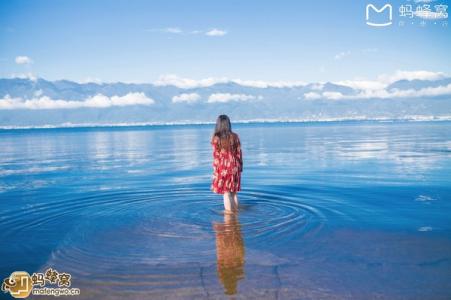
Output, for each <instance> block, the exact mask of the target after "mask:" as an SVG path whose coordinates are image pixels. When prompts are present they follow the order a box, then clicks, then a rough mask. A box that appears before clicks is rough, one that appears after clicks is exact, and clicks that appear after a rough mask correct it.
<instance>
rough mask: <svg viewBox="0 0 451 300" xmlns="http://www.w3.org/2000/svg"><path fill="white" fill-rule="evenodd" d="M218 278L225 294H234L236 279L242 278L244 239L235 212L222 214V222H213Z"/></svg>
mask: <svg viewBox="0 0 451 300" xmlns="http://www.w3.org/2000/svg"><path fill="white" fill-rule="evenodd" d="M213 229H214V230H215V233H216V257H217V271H218V277H219V280H220V281H221V282H222V284H223V285H224V289H225V293H226V294H227V295H233V294H236V287H237V283H238V280H240V279H242V278H244V241H243V237H242V235H241V226H240V222H239V220H238V215H237V214H228V213H225V214H224V223H214V224H213Z"/></svg>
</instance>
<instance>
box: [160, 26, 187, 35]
mask: <svg viewBox="0 0 451 300" xmlns="http://www.w3.org/2000/svg"><path fill="white" fill-rule="evenodd" d="M163 31H164V32H167V33H175V34H180V33H183V31H182V30H181V29H180V28H178V27H168V28H165V29H163Z"/></svg>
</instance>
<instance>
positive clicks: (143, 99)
mask: <svg viewBox="0 0 451 300" xmlns="http://www.w3.org/2000/svg"><path fill="white" fill-rule="evenodd" d="M154 103H155V101H154V100H153V99H151V98H148V97H147V96H146V95H145V94H144V93H129V94H126V95H124V96H112V97H108V96H105V95H102V94H97V95H95V96H92V97H89V98H87V99H85V100H84V101H74V100H54V99H51V98H49V97H47V96H42V97H37V98H33V99H22V98H11V97H9V96H8V95H7V96H5V98H3V99H0V109H74V108H106V107H112V106H130V105H152V104H154Z"/></svg>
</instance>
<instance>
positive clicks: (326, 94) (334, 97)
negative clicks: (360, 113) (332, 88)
mask: <svg viewBox="0 0 451 300" xmlns="http://www.w3.org/2000/svg"><path fill="white" fill-rule="evenodd" d="M343 96H344V95H343V94H342V93H340V92H324V93H323V97H325V98H326V99H330V100H338V99H342V98H343Z"/></svg>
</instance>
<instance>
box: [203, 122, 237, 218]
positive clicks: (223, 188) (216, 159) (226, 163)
mask: <svg viewBox="0 0 451 300" xmlns="http://www.w3.org/2000/svg"><path fill="white" fill-rule="evenodd" d="M211 145H212V146H213V182H212V184H211V190H212V191H213V192H215V193H217V194H223V195H224V209H225V211H226V212H227V213H229V212H231V211H232V210H233V211H236V210H238V196H237V192H238V191H240V190H241V172H242V171H243V156H242V152H241V143H240V138H239V137H238V134H236V133H234V132H232V125H231V124H230V119H229V117H228V116H226V115H220V116H219V117H218V119H217V120H216V127H215V131H214V133H213V136H212V138H211Z"/></svg>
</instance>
